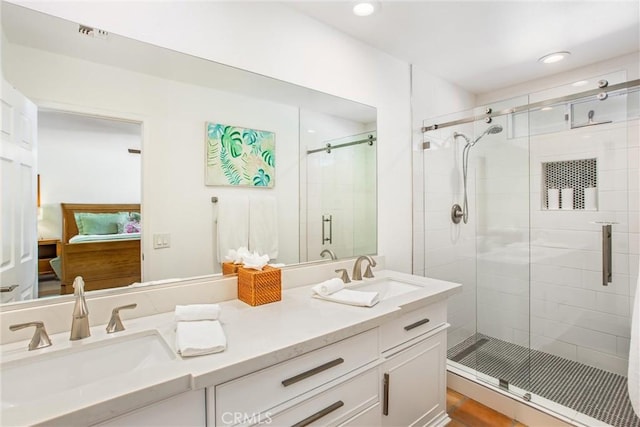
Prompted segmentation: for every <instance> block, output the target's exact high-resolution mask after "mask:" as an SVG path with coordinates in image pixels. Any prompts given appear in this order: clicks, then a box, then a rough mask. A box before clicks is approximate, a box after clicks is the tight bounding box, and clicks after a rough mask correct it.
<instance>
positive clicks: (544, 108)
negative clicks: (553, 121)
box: [540, 107, 553, 111]
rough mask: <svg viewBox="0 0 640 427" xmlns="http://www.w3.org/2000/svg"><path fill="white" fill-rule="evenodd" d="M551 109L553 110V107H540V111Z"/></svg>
mask: <svg viewBox="0 0 640 427" xmlns="http://www.w3.org/2000/svg"><path fill="white" fill-rule="evenodd" d="M551 110H553V107H542V108H541V109H540V111H551Z"/></svg>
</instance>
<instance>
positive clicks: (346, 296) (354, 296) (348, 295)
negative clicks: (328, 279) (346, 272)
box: [314, 289, 380, 307]
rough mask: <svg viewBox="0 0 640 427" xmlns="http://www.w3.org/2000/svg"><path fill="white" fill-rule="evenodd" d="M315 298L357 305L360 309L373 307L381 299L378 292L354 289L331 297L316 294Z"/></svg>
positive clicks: (343, 290) (344, 290)
mask: <svg viewBox="0 0 640 427" xmlns="http://www.w3.org/2000/svg"><path fill="white" fill-rule="evenodd" d="M314 297H316V298H320V299H324V300H327V301H332V302H337V303H340V304H348V305H356V306H359V307H373V306H374V305H376V304H377V303H378V302H379V301H380V297H379V295H378V293H377V292H373V291H354V290H352V289H342V290H339V291H337V292H334V293H332V294H330V295H320V294H316V295H314Z"/></svg>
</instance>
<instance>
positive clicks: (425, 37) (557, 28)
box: [286, 0, 640, 94]
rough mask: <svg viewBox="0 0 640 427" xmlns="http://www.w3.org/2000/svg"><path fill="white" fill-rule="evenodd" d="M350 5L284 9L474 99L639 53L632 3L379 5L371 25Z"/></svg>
mask: <svg viewBox="0 0 640 427" xmlns="http://www.w3.org/2000/svg"><path fill="white" fill-rule="evenodd" d="M354 3H355V2H354V1H348V0H342V1H291V2H286V4H287V5H289V6H291V7H293V8H294V9H296V10H298V11H299V12H302V13H304V14H306V15H308V16H311V17H313V18H315V19H317V20H319V21H321V22H323V23H325V24H327V25H330V26H332V27H334V28H336V29H337V30H339V31H341V32H344V33H347V34H349V35H351V36H353V37H355V38H356V39H359V40H361V41H363V42H364V43H367V44H369V45H371V46H374V47H376V48H378V49H380V50H383V51H385V52H387V53H389V54H391V55H392V56H395V57H397V58H399V59H402V60H404V61H406V62H409V63H411V64H416V65H419V66H420V67H423V68H424V69H425V70H426V71H428V72H430V73H432V74H434V75H436V76H439V77H442V78H444V79H446V80H448V81H450V82H452V83H455V84H457V85H459V86H461V87H463V88H465V89H467V90H469V91H471V92H473V93H476V94H481V93H486V92H490V91H493V90H496V89H499V88H504V87H508V86H512V85H514V84H518V83H522V82H525V81H529V80H532V79H536V78H540V77H544V76H547V75H551V74H556V73H559V72H562V71H566V70H570V69H573V68H579V67H582V66H585V65H588V64H592V63H595V62H598V61H602V60H605V59H609V58H613V57H616V56H620V55H624V54H628V53H632V52H638V51H640V2H639V1H637V0H632V1H620V0H608V1H604V0H589V1H585V0H573V1H568V0H565V1H554V0H547V1H544V0H538V1H517V0H511V1H507V0H504V1H453V0H450V1H426V0H423V1H396V0H383V1H380V2H378V4H379V6H380V8H379V11H378V12H377V13H376V14H374V15H372V16H369V17H358V16H355V15H354V14H353V13H352V11H351V9H352V6H353V4H354ZM562 50H567V51H570V52H571V56H570V57H569V58H568V59H565V60H564V61H562V62H559V63H555V64H541V63H538V62H537V60H538V58H540V57H541V56H543V55H546V54H547V53H550V52H554V51H562Z"/></svg>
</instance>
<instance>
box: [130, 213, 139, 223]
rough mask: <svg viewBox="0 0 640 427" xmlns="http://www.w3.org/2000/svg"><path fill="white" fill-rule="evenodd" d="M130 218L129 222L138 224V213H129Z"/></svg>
mask: <svg viewBox="0 0 640 427" xmlns="http://www.w3.org/2000/svg"><path fill="white" fill-rule="evenodd" d="M129 215H130V217H131V221H137V222H140V218H141V216H140V212H130V213H129Z"/></svg>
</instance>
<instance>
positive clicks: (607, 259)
mask: <svg viewBox="0 0 640 427" xmlns="http://www.w3.org/2000/svg"><path fill="white" fill-rule="evenodd" d="M611 257H612V254H611V224H607V225H603V226H602V286H608V285H609V283H611V282H612V271H611V265H612V261H611Z"/></svg>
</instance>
